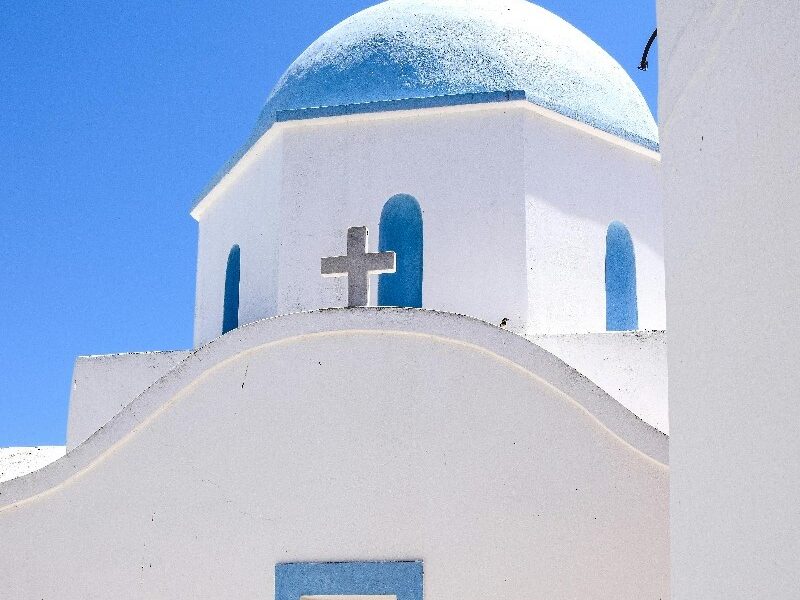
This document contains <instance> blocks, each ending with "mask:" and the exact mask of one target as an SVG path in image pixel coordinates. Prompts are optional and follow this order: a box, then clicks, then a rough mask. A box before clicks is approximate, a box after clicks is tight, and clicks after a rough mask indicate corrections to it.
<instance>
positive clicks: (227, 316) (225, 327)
mask: <svg viewBox="0 0 800 600" xmlns="http://www.w3.org/2000/svg"><path fill="white" fill-rule="evenodd" d="M240 271H241V258H240V252H239V246H238V245H234V246H233V248H231V251H230V253H229V254H228V266H227V268H226V269H225V302H224V304H223V305H222V333H228V332H229V331H231V330H232V329H236V328H237V327H238V326H239V277H240Z"/></svg>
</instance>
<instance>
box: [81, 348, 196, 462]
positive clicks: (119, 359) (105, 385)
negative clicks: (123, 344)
mask: <svg viewBox="0 0 800 600" xmlns="http://www.w3.org/2000/svg"><path fill="white" fill-rule="evenodd" d="M188 354H189V353H188V352H183V351H175V352H138V353H130V354H107V355H101V356H79V357H78V359H77V360H76V361H75V368H74V369H73V373H72V393H71V394H70V399H69V415H68V417H67V450H72V449H73V448H75V447H76V446H77V445H78V444H80V443H82V442H83V441H85V440H86V438H88V437H89V436H90V435H92V434H93V433H94V432H95V431H97V430H98V429H100V428H101V427H102V426H103V425H105V424H106V423H107V422H108V421H110V420H111V418H112V417H113V416H114V415H116V414H117V413H118V412H119V411H120V410H122V409H123V408H124V407H125V406H127V405H128V404H130V402H131V400H133V399H134V398H135V397H136V396H138V395H139V394H141V393H142V392H143V391H144V390H145V389H146V388H147V387H148V386H149V385H150V384H152V383H153V382H154V381H156V380H157V379H158V378H159V377H161V376H162V375H163V374H164V373H166V372H167V371H169V370H170V369H172V368H173V367H175V366H176V365H177V364H179V363H180V362H181V361H182V360H183V359H184V358H186V356H187V355H188Z"/></svg>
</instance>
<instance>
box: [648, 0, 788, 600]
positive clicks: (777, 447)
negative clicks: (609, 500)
mask: <svg viewBox="0 0 800 600" xmlns="http://www.w3.org/2000/svg"><path fill="white" fill-rule="evenodd" d="M658 4H659V6H658V8H659V23H658V31H659V44H660V75H661V88H660V102H659V115H660V118H661V133H662V135H661V140H662V150H663V167H664V174H663V176H664V188H665V220H666V238H665V246H666V270H667V307H668V313H667V317H668V326H669V353H668V355H669V376H670V381H669V394H670V425H671V431H672V438H671V444H670V446H671V447H670V451H671V458H672V468H673V470H672V478H671V486H672V487H671V498H672V503H671V520H672V542H671V543H672V581H673V596H672V597H673V598H674V599H675V600H690V599H691V600H695V599H697V598H709V599H710V598H724V599H726V600H738V599H742V600H744V599H747V600H751V599H753V598H770V599H782V600H788V599H791V598H797V597H799V596H800V583H798V564H800V563H799V562H798V557H800V510H798V491H799V490H800V426H799V425H798V424H800V402H798V384H797V378H796V372H797V368H798V364H800V344H798V340H800V319H798V314H800V286H798V282H800V260H798V252H797V248H798V247H799V246H800V202H798V199H800V161H799V160H798V156H799V155H798V142H797V134H798V131H800V111H798V105H797V98H798V97H799V96H800V70H798V67H797V53H798V35H797V25H798V18H800V8H799V7H798V3H797V2H796V0H777V1H775V2H770V3H768V4H764V3H759V2H737V1H733V0H720V1H718V2H695V1H692V0H661V1H659V3H658Z"/></svg>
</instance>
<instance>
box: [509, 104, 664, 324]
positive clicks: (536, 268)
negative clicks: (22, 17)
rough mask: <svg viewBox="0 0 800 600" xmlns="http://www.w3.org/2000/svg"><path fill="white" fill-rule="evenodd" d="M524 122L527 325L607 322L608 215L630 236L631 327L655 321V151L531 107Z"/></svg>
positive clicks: (658, 283) (659, 232) (660, 303)
mask: <svg viewBox="0 0 800 600" xmlns="http://www.w3.org/2000/svg"><path fill="white" fill-rule="evenodd" d="M525 131H526V134H525V201H526V210H527V225H528V232H527V246H528V255H527V256H528V264H529V268H530V284H529V296H528V303H529V306H528V330H529V331H530V332H535V333H576V332H590V331H591V332H598V331H605V330H606V292H605V254H606V231H607V229H608V225H609V224H610V223H611V222H612V221H614V220H618V221H621V222H623V223H624V224H625V225H626V226H627V227H628V230H629V231H630V234H631V237H632V238H633V244H634V251H635V253H636V278H637V296H638V306H639V328H640V329H655V330H661V329H664V321H665V304H664V258H663V222H662V208H661V185H660V179H659V177H660V164H659V160H658V155H657V154H655V153H654V152H651V151H648V150H645V149H640V148H638V147H636V146H633V145H632V144H620V143H618V142H616V141H615V140H613V139H611V137H610V136H607V135H602V136H601V135H597V134H593V133H590V132H589V131H587V129H586V128H578V127H575V126H574V125H573V124H571V123H570V122H569V121H567V120H566V119H559V120H555V119H550V118H545V117H543V116H539V115H536V114H535V113H533V112H532V111H531V112H530V117H529V118H528V119H526V120H525Z"/></svg>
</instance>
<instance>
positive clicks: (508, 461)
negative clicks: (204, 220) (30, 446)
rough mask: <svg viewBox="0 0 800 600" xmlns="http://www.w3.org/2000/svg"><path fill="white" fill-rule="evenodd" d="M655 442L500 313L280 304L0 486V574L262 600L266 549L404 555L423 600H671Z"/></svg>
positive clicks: (11, 585) (149, 592)
mask: <svg viewBox="0 0 800 600" xmlns="http://www.w3.org/2000/svg"><path fill="white" fill-rule="evenodd" d="M665 460H666V437H665V436H663V435H662V434H659V433H658V432H656V431H655V430H654V429H652V428H649V427H647V426H646V425H644V424H643V423H642V422H641V421H638V420H636V419H635V418H634V417H633V416H632V415H631V414H630V413H629V412H628V411H626V410H624V409H623V408H622V407H621V406H620V405H619V404H618V403H616V402H615V401H613V400H612V399H611V398H609V397H608V396H607V395H606V394H604V393H603V392H602V391H601V390H599V389H598V388H596V387H595V386H593V385H592V384H591V383H590V382H588V381H587V380H586V379H585V378H583V377H581V376H580V375H579V374H578V373H576V372H575V371H573V370H572V369H569V368H568V367H567V366H566V365H564V363H563V362H561V361H560V360H558V359H556V358H555V357H554V356H552V355H551V354H549V353H547V352H545V351H543V350H542V349H540V348H538V347H537V346H536V345H534V344H532V343H530V342H528V341H526V340H524V339H522V338H520V337H518V336H515V335H513V334H511V333H509V332H506V331H503V330H501V329H499V328H496V327H491V326H489V325H486V324H484V323H480V322H478V321H475V320H472V319H467V318H464V317H457V316H454V315H443V314H436V313H430V312H427V311H412V310H398V309H383V310H377V309H365V310H343V311H322V312H318V313H312V314H303V315H293V316H289V317H280V318H277V319H272V320H267V321H261V322H258V323H254V324H252V325H250V326H246V327H243V328H240V329H238V330H236V331H234V332H231V333H230V334H229V335H226V336H224V337H222V338H220V339H218V340H216V341H214V342H213V343H212V344H209V345H207V346H205V347H203V348H201V349H200V350H198V351H197V352H196V353H195V354H193V355H192V356H190V357H189V358H188V359H187V360H186V361H185V362H184V363H183V364H182V365H181V367H180V368H179V369H176V370H174V371H172V372H171V373H170V374H169V375H168V376H167V377H166V378H164V379H162V380H161V381H160V382H159V384H158V385H157V386H154V387H153V388H150V389H149V390H148V391H147V392H146V393H145V394H143V395H142V396H140V397H139V398H137V400H136V401H135V402H134V404H133V405H132V406H130V407H129V408H127V409H125V410H124V411H123V412H122V413H120V414H119V415H118V416H117V417H116V418H115V419H114V420H113V421H112V422H111V423H110V424H109V426H108V427H106V428H104V429H103V430H102V431H101V432H99V433H98V434H97V435H96V436H94V437H92V438H91V439H90V440H89V441H88V442H87V443H86V444H83V445H81V446H80V447H79V448H77V449H75V450H74V451H73V452H71V453H69V454H67V456H66V457H64V458H63V459H61V460H59V461H57V462H55V463H53V464H52V465H49V466H48V467H45V469H43V470H41V471H38V472H37V473H34V474H32V475H29V476H26V477H23V478H20V479H16V480H13V481H11V482H7V483H5V484H2V485H0V539H2V540H3V542H4V545H5V546H7V547H13V548H14V551H13V552H8V553H6V554H5V555H4V569H3V570H2V571H0V589H2V590H3V597H4V598H8V599H9V600H23V599H25V600H27V599H29V598H34V597H39V598H62V599H65V600H70V599H81V600H85V599H89V598H109V597H113V598H119V599H125V598H142V597H148V598H153V597H164V598H179V597H191V598H196V599H198V600H201V599H203V598H214V599H216V598H221V597H224V598H231V599H236V598H271V597H272V593H273V585H274V582H273V573H274V567H275V564H276V563H277V562H285V561H298V560H399V559H419V560H423V561H424V587H425V592H424V593H425V597H426V598H429V599H432V600H436V599H438V598H452V597H458V598H466V599H469V598H476V599H477V598H487V597H491V598H494V597H498V598H501V597H520V596H525V597H542V598H550V599H554V600H558V599H574V598H588V597H591V598H594V599H597V600H603V599H606V598H608V599H612V598H613V599H614V600H620V599H623V600H625V599H630V600H639V599H641V598H659V597H660V598H667V597H668V594H669V564H668V552H669V544H668V538H667V529H668V523H667V521H668V511H667V505H668V498H667V495H668V494H667V489H668V468H667V467H666V465H665V463H664V461H665Z"/></svg>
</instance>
